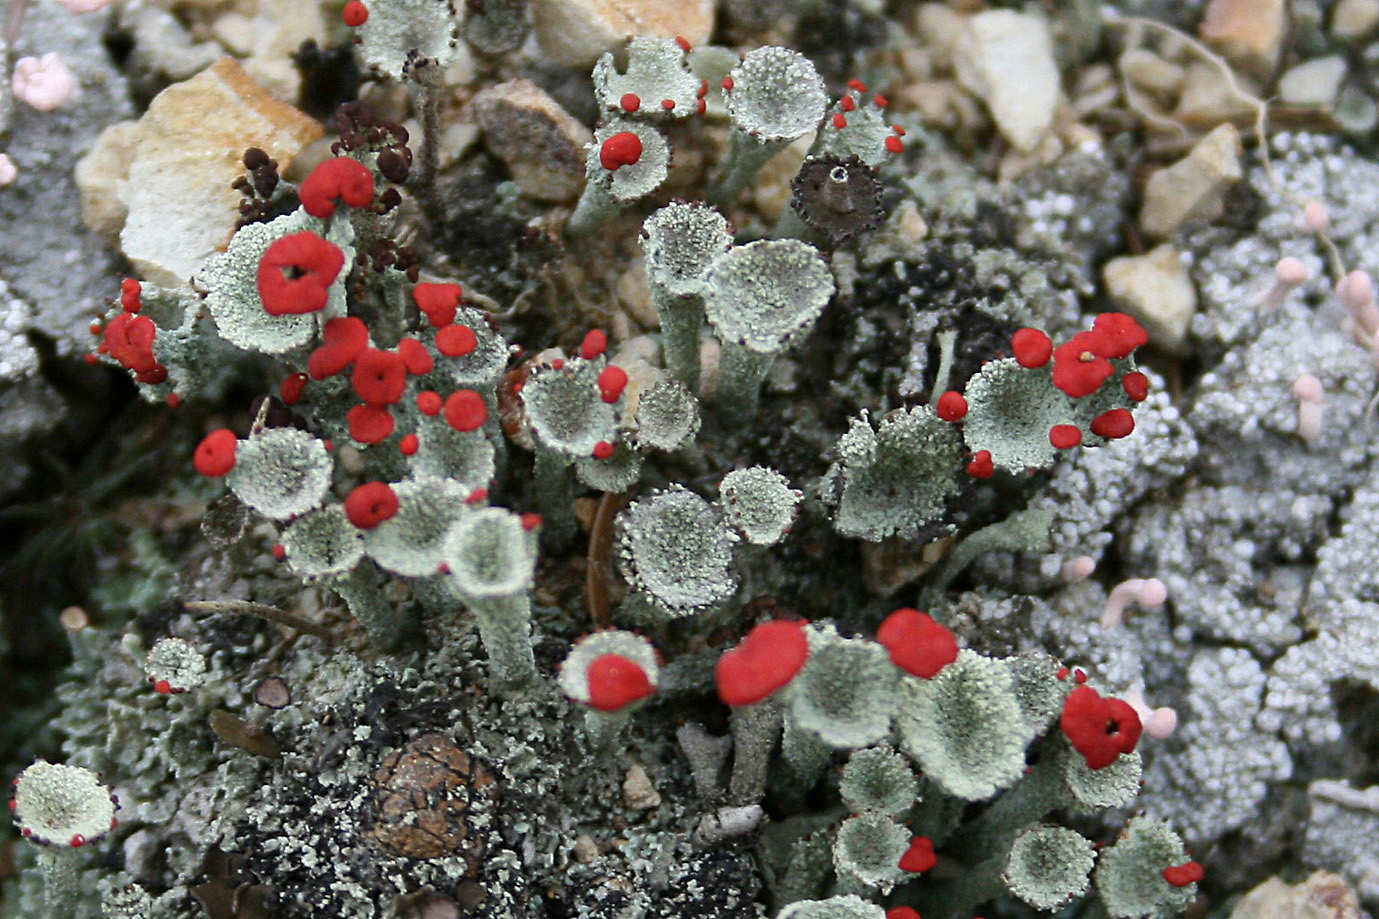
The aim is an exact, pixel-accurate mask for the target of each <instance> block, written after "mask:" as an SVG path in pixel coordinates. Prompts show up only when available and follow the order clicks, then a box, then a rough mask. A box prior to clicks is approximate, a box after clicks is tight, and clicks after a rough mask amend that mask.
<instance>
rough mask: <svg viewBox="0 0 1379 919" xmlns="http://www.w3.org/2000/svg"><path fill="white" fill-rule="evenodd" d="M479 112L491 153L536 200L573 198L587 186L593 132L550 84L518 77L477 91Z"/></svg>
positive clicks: (477, 112) (475, 101) (569, 199)
mask: <svg viewBox="0 0 1379 919" xmlns="http://www.w3.org/2000/svg"><path fill="white" fill-rule="evenodd" d="M473 105H474V117H475V118H477V119H478V121H479V127H480V128H482V129H483V132H484V143H485V145H486V146H487V147H488V150H489V152H490V153H492V154H493V155H494V156H496V157H498V158H499V159H500V160H502V161H503V162H504V163H506V164H507V167H508V171H509V172H511V173H512V178H513V181H515V182H516V183H517V185H518V186H519V187H520V188H521V189H522V192H523V193H524V194H526V195H527V196H528V197H531V198H535V199H536V200H537V201H553V202H558V201H573V200H574V199H575V198H577V197H578V196H579V192H580V189H582V188H583V187H584V147H585V145H586V144H589V143H592V142H593V140H594V136H593V135H592V134H591V133H590V132H589V129H588V128H586V127H585V126H584V125H582V124H580V123H579V122H578V121H576V120H575V118H574V116H572V115H571V114H570V113H569V112H567V111H565V109H564V108H562V107H561V105H560V103H559V102H556V101H555V100H554V99H552V98H551V97H550V96H549V95H548V94H547V93H546V91H545V90H543V89H542V88H541V87H539V86H537V85H536V84H535V83H533V82H532V81H530V80H525V79H518V80H511V81H509V82H507V83H499V84H498V85H496V86H490V87H489V88H487V89H485V90H483V91H482V92H480V93H479V94H478V95H476V96H475V97H474V102H473Z"/></svg>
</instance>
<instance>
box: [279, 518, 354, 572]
mask: <svg viewBox="0 0 1379 919" xmlns="http://www.w3.org/2000/svg"><path fill="white" fill-rule="evenodd" d="M280 544H281V545H282V547H283V552H284V557H285V558H286V559H287V563H288V564H289V565H290V566H292V570H293V571H295V572H297V574H299V575H301V576H302V577H304V578H327V577H333V576H335V575H343V574H346V573H348V572H349V571H350V569H352V568H354V566H355V565H357V564H359V560H360V559H362V558H363V557H364V540H363V533H362V532H361V531H360V530H359V528H358V527H356V526H355V525H354V524H352V523H350V521H349V518H348V517H346V516H345V509H344V508H343V507H342V506H340V505H338V504H337V505H332V506H330V507H322V508H318V509H316V510H314V511H311V512H309V513H307V514H303V515H302V516H301V517H298V518H297V519H296V520H294V521H292V522H291V523H290V524H288V525H287V527H286V528H285V529H284V530H283V531H282V535H281V537H280Z"/></svg>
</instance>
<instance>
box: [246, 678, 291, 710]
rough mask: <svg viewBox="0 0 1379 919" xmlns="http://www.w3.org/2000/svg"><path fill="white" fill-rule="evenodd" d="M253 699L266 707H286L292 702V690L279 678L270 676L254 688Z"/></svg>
mask: <svg viewBox="0 0 1379 919" xmlns="http://www.w3.org/2000/svg"><path fill="white" fill-rule="evenodd" d="M254 701H256V702H258V704H259V705H263V706H266V707H268V708H287V706H289V705H291V704H292V690H291V689H289V688H288V687H287V684H286V683H284V682H283V681H282V680H280V679H279V678H277V677H275V676H270V677H269V678H268V679H266V680H264V681H263V682H261V683H259V685H258V686H256V687H255V688H254Z"/></svg>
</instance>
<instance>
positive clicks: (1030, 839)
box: [1001, 826, 1096, 911]
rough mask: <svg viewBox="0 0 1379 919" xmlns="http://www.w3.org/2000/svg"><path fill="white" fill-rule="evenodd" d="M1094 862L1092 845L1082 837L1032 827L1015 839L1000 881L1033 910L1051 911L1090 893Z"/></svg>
mask: <svg viewBox="0 0 1379 919" xmlns="http://www.w3.org/2000/svg"><path fill="white" fill-rule="evenodd" d="M1095 860H1096V859H1095V856H1094V853H1093V849H1092V843H1091V841H1090V840H1088V839H1087V838H1086V837H1084V836H1083V835H1082V834H1081V833H1078V832H1077V831H1075V830H1070V829H1067V828H1066V827H1061V826H1035V827H1030V828H1029V829H1027V830H1024V831H1023V832H1021V833H1020V835H1019V836H1016V837H1015V842H1014V844H1012V845H1011V847H1010V854H1009V855H1008V856H1007V857H1006V865H1005V872H1004V873H1003V875H1002V877H1001V879H1002V880H1003V881H1004V882H1005V884H1006V886H1007V887H1009V888H1010V892H1011V893H1013V894H1015V896H1017V897H1019V898H1020V899H1021V900H1024V901H1025V902H1026V903H1028V904H1029V905H1030V906H1033V907H1034V908H1035V909H1040V910H1049V911H1052V910H1056V909H1061V908H1063V907H1064V906H1067V905H1068V904H1069V903H1071V902H1072V901H1073V900H1076V899H1077V898H1078V897H1080V896H1082V895H1083V894H1084V893H1086V892H1087V888H1088V886H1090V883H1091V878H1090V875H1091V872H1092V865H1093V863H1094V862H1095Z"/></svg>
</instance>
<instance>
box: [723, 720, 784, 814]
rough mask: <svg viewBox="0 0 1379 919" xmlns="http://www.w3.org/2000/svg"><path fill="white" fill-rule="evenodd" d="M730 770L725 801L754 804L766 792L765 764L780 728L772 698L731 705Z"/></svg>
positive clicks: (778, 735)
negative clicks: (737, 705) (749, 703)
mask: <svg viewBox="0 0 1379 919" xmlns="http://www.w3.org/2000/svg"><path fill="white" fill-rule="evenodd" d="M729 723H730V724H731V725H732V731H733V771H732V776H731V777H730V778H729V781H728V803H729V804H736V805H744V804H757V803H759V802H760V801H761V799H762V798H763V797H765V795H766V767H767V766H768V765H769V764H770V760H771V751H772V750H773V749H774V748H775V746H776V740H777V738H779V737H780V732H781V711H780V706H779V705H778V704H777V703H776V702H775V700H773V699H766V700H764V701H762V702H758V703H757V704H756V705H743V706H739V707H736V708H734V709H733V712H732V715H731V716H730V718H729Z"/></svg>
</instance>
